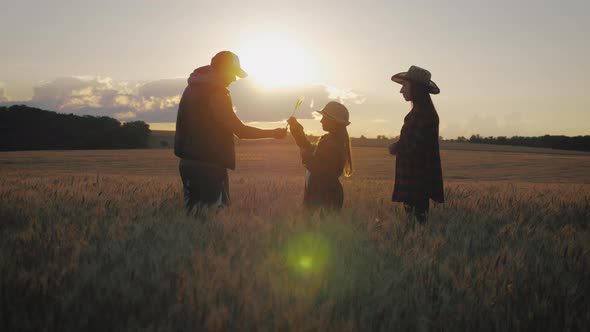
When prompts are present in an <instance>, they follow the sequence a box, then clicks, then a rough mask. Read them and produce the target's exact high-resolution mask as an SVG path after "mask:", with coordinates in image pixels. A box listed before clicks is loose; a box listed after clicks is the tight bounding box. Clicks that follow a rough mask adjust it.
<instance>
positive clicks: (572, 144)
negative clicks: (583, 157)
mask: <svg viewBox="0 0 590 332" xmlns="http://www.w3.org/2000/svg"><path fill="white" fill-rule="evenodd" d="M450 141H456V142H466V143H480V144H498V145H518V146H529V147H536V148H550V149H561V150H576V151H590V136H574V137H570V136H554V135H544V136H536V137H524V136H512V137H506V136H498V137H494V136H488V137H483V136H480V135H479V134H475V135H471V137H469V138H466V137H464V136H459V137H458V138H457V139H456V140H450Z"/></svg>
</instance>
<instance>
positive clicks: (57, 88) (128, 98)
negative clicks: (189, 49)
mask: <svg viewBox="0 0 590 332" xmlns="http://www.w3.org/2000/svg"><path fill="white" fill-rule="evenodd" d="M184 82H185V80H184V79H169V80H158V81H152V82H147V83H134V82H117V81H114V80H112V79H111V78H104V77H92V76H78V77H62V78H58V79H56V80H54V81H51V82H48V83H45V84H43V85H41V86H38V87H35V88H34V89H33V98H32V99H31V103H32V104H33V105H34V106H37V107H40V108H44V109H49V110H54V111H58V112H64V113H78V114H88V115H106V116H112V117H115V118H117V119H120V120H144V121H164V122H166V121H174V119H175V117H176V109H177V107H178V102H179V101H180V93H181V92H182V89H183V88H184V84H185V83H184Z"/></svg>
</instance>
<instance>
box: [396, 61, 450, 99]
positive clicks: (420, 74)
mask: <svg viewBox="0 0 590 332" xmlns="http://www.w3.org/2000/svg"><path fill="white" fill-rule="evenodd" d="M431 77H432V75H431V74H430V72H429V71H428V70H426V69H424V68H420V67H418V66H411V67H410V69H408V71H406V72H403V73H397V74H395V75H393V76H391V80H392V81H394V82H396V83H399V84H404V82H408V81H409V82H413V83H418V84H423V85H426V86H428V91H429V92H430V93H431V94H433V95H436V94H439V93H440V89H439V88H438V86H437V85H436V83H434V82H433V81H432V80H431V79H430V78H431Z"/></svg>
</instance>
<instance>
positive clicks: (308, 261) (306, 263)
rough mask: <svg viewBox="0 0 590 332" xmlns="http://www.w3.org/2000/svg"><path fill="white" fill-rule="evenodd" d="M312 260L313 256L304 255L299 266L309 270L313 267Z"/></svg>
mask: <svg viewBox="0 0 590 332" xmlns="http://www.w3.org/2000/svg"><path fill="white" fill-rule="evenodd" d="M311 261H312V259H311V257H307V256H303V257H301V259H299V266H300V267H301V268H303V269H306V270H307V269H309V268H310V267H311Z"/></svg>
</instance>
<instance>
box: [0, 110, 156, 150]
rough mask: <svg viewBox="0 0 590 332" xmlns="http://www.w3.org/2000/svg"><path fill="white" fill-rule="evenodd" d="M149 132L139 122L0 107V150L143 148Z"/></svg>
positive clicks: (146, 143)
mask: <svg viewBox="0 0 590 332" xmlns="http://www.w3.org/2000/svg"><path fill="white" fill-rule="evenodd" d="M150 132H151V131H150V129H149V125H148V124H146V123H145V122H143V121H133V122H125V123H123V124H121V122H119V121H118V120H117V119H113V118H111V117H107V116H99V117H96V116H90V115H84V116H79V115H74V114H61V113H56V112H52V111H46V110H42V109H38V108H34V107H29V106H26V105H13V106H10V107H0V151H16V150H72V149H130V148H145V147H147V146H148V138H149V136H150Z"/></svg>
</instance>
